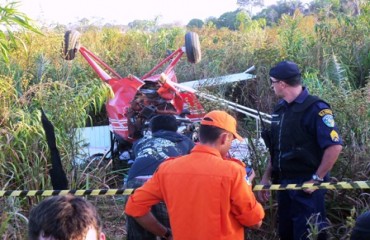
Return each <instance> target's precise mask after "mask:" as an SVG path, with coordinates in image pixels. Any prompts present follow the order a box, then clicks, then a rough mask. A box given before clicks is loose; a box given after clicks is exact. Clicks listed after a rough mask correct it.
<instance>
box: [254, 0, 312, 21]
mask: <svg viewBox="0 0 370 240" xmlns="http://www.w3.org/2000/svg"><path fill="white" fill-rule="evenodd" d="M297 9H298V10H299V11H300V12H302V13H304V12H305V9H306V8H305V6H304V5H303V3H302V2H301V1H299V0H292V1H286V0H279V1H278V2H277V4H274V5H271V6H269V7H267V8H265V9H263V10H262V11H261V12H260V13H258V14H257V15H256V16H255V17H254V18H255V19H260V18H265V19H266V21H267V25H270V26H271V25H273V24H275V23H277V22H278V20H279V19H280V18H281V16H282V15H283V14H286V15H289V16H293V15H294V12H295V11H296V10H297Z"/></svg>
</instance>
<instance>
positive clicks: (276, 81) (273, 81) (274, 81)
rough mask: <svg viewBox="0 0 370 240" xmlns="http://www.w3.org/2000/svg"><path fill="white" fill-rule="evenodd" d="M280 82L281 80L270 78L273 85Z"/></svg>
mask: <svg viewBox="0 0 370 240" xmlns="http://www.w3.org/2000/svg"><path fill="white" fill-rule="evenodd" d="M278 82H280V80H273V79H272V78H270V84H271V85H272V84H274V83H278Z"/></svg>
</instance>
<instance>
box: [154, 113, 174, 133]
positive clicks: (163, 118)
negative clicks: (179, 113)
mask: <svg viewBox="0 0 370 240" xmlns="http://www.w3.org/2000/svg"><path fill="white" fill-rule="evenodd" d="M149 128H150V130H151V131H152V133H155V132H157V131H159V130H167V131H172V132H176V131H177V121H176V117H175V116H173V115H157V116H155V117H153V118H152V119H151V120H150V123H149Z"/></svg>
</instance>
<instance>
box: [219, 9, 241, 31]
mask: <svg viewBox="0 0 370 240" xmlns="http://www.w3.org/2000/svg"><path fill="white" fill-rule="evenodd" d="M238 12H239V11H238V10H236V11H234V12H226V13H224V14H222V15H221V16H220V17H219V18H218V20H217V24H216V26H217V28H222V27H226V28H228V29H230V30H236V15H237V13H238Z"/></svg>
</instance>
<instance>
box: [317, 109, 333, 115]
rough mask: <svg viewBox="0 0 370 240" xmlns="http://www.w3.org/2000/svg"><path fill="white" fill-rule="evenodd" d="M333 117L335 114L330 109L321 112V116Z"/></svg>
mask: <svg viewBox="0 0 370 240" xmlns="http://www.w3.org/2000/svg"><path fill="white" fill-rule="evenodd" d="M325 115H333V112H332V111H331V110H330V109H324V110H321V111H320V112H319V116H320V117H322V116H325Z"/></svg>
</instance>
